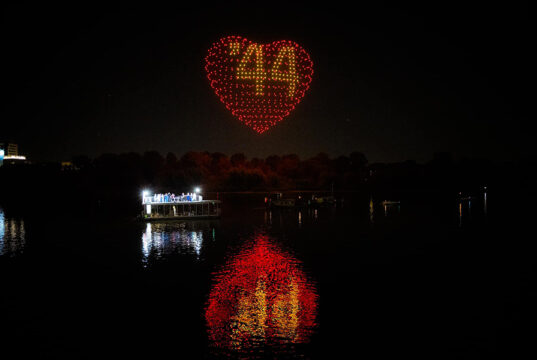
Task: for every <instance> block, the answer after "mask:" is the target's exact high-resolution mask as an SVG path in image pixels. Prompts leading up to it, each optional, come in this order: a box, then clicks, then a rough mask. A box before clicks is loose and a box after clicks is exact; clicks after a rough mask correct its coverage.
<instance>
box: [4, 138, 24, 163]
mask: <svg viewBox="0 0 537 360" xmlns="http://www.w3.org/2000/svg"><path fill="white" fill-rule="evenodd" d="M21 162H22V163H25V162H26V156H24V155H20V154H19V145H17V144H14V143H0V166H1V165H3V164H4V163H6V164H17V163H21Z"/></svg>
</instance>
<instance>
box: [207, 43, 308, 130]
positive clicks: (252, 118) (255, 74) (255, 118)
mask: <svg viewBox="0 0 537 360" xmlns="http://www.w3.org/2000/svg"><path fill="white" fill-rule="evenodd" d="M205 63H206V65H205V70H206V71H207V77H208V78H209V80H210V82H211V86H212V88H213V89H214V91H215V93H216V95H218V97H219V98H220V101H222V102H223V103H224V104H225V105H226V107H227V108H228V109H229V110H230V111H231V113H232V114H233V115H235V116H236V117H237V118H238V119H239V120H240V121H241V122H243V123H244V124H245V125H247V126H249V127H251V128H252V129H254V130H255V131H257V132H258V133H263V132H265V131H266V130H268V129H269V128H270V127H272V126H274V125H276V124H277V123H278V122H280V121H281V120H282V119H283V118H284V117H286V116H287V115H289V113H290V112H291V111H292V110H293V109H294V108H295V106H296V105H297V104H298V103H299V102H300V100H302V98H303V97H304V94H305V93H306V90H308V88H309V84H310V83H311V79H312V76H313V62H312V61H311V59H310V56H309V55H308V53H307V52H306V50H304V49H303V48H302V47H301V46H300V45H298V44H297V43H295V42H293V41H288V40H280V41H274V42H272V43H270V44H257V43H255V42H252V41H249V40H247V39H245V38H242V37H240V36H228V37H225V38H222V39H220V40H219V41H217V42H216V43H214V44H213V46H212V47H211V49H209V53H208V55H207V57H206V58H205Z"/></svg>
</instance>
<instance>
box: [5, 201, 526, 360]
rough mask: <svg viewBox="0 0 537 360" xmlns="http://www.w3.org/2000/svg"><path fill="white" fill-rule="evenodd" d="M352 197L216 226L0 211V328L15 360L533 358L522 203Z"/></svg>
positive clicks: (248, 207)
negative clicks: (385, 201)
mask: <svg viewBox="0 0 537 360" xmlns="http://www.w3.org/2000/svg"><path fill="white" fill-rule="evenodd" d="M487 196H488V198H486V199H485V196H484V194H483V193H480V194H476V195H475V198H474V199H472V200H470V201H467V200H463V201H460V202H459V201H458V200H457V199H456V197H450V196H446V197H441V198H436V197H431V196H421V197H420V196H416V197H408V198H403V199H401V204H400V205H399V206H397V205H390V206H386V207H384V206H383V205H382V204H381V203H380V201H381V200H383V199H370V198H368V197H367V198H366V197H362V198H360V197H352V196H347V197H346V198H345V202H344V203H343V206H342V207H341V206H338V207H327V208H319V209H309V208H303V209H288V210H284V211H267V210H266V209H265V208H264V207H263V206H262V197H260V196H256V195H233V196H232V195H228V196H227V197H226V198H224V214H223V217H222V218H221V219H220V220H214V221H190V222H160V223H158V222H153V223H144V222H136V221H123V220H121V221H119V220H115V221H112V220H110V219H108V220H88V219H83V218H77V217H76V214H75V215H74V216H72V217H69V218H65V217H61V216H54V214H50V216H49V217H43V216H40V217H31V218H27V217H25V216H18V215H16V214H11V213H10V212H9V209H5V208H4V209H0V276H1V278H2V284H1V288H0V289H1V290H0V291H1V299H0V306H1V317H2V329H3V330H4V332H5V333H6V335H3V336H2V342H1V343H0V351H2V353H6V354H7V353H10V352H13V351H14V352H16V353H17V354H18V356H17V357H16V358H22V357H23V356H25V355H30V356H33V358H50V359H56V358H62V359H63V358H65V359H67V358H69V359H79V358H91V359H96V358H108V357H114V358H129V357H133V356H135V357H140V356H142V357H147V358H151V359H159V358H166V359H170V358H192V359H196V358H222V357H230V358H305V359H308V358H342V357H345V358H349V357H352V358H360V357H361V358H366V359H386V358H393V357H400V356H412V357H413V358H428V359H444V358H445V359H453V358H464V359H476V358H483V359H486V358H491V357H507V356H509V357H510V358H520V356H521V354H524V356H525V357H526V354H529V352H532V356H533V355H535V353H536V352H535V350H534V348H533V346H532V344H533V343H534V340H535V335H536V332H535V330H534V328H535V324H534V322H535V320H536V312H535V310H534V308H535V300H536V297H535V294H536V282H535V280H536V274H535V246H534V244H533V243H534V242H535V235H534V234H532V233H529V232H528V230H531V229H532V216H531V215H530V214H529V212H528V211H529V209H531V207H529V206H528V207H524V206H521V204H523V202H519V203H517V205H515V204H513V200H512V199H510V198H509V196H501V197H500V196H497V197H495V195H494V194H493V193H491V194H487Z"/></svg>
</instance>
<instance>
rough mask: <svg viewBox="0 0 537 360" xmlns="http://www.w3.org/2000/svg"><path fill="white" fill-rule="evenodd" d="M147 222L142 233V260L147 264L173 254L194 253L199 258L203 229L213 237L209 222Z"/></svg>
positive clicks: (213, 232) (212, 229) (213, 231)
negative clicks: (200, 223) (200, 224)
mask: <svg viewBox="0 0 537 360" xmlns="http://www.w3.org/2000/svg"><path fill="white" fill-rule="evenodd" d="M198 225H199V224H192V223H190V224H186V223H172V222H170V223H149V222H148V223H147V224H146V227H145V231H144V232H143V233H142V257H143V259H142V262H143V264H144V266H147V265H148V264H149V263H150V262H152V261H158V260H161V259H163V258H166V257H168V256H173V255H177V254H179V255H181V254H183V255H195V256H196V258H198V259H199V257H200V253H201V247H202V244H203V239H204V230H207V231H211V234H210V235H209V236H212V238H213V240H214V237H215V230H214V228H211V227H210V224H209V223H204V224H202V226H198Z"/></svg>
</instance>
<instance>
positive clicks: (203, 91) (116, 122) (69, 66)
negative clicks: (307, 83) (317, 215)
mask: <svg viewBox="0 0 537 360" xmlns="http://www.w3.org/2000/svg"><path fill="white" fill-rule="evenodd" d="M224 3H225V4H232V3H231V2H222V4H224ZM71 4H72V3H71ZM91 4H92V5H86V7H81V6H80V5H76V7H75V6H73V5H66V4H61V5H56V6H52V5H49V4H48V3H47V4H46V5H41V6H40V7H34V6H30V5H28V4H26V5H8V6H5V5H4V9H3V14H2V23H1V25H0V26H1V37H2V62H3V72H2V73H3V75H2V85H3V88H4V92H3V93H4V94H3V106H2V108H1V128H0V141H1V140H7V141H13V142H16V143H19V147H20V151H21V152H22V153H23V154H26V155H27V156H28V157H29V159H30V160H36V161H46V160H53V161H56V160H67V159H70V158H71V157H72V156H74V155H79V154H86V155H88V156H90V157H95V156H97V155H99V154H102V153H106V152H115V153H121V152H128V151H137V152H144V151H147V150H157V151H160V152H161V153H162V154H163V155H165V154H166V153H167V152H169V151H171V152H174V153H176V154H178V155H181V154H183V153H184V152H186V151H190V150H195V151H204V150H208V151H211V152H215V151H219V152H223V153H226V154H229V155H231V154H233V153H236V152H244V153H245V154H246V155H247V156H248V157H255V156H257V157H265V156H267V155H270V154H284V153H296V154H298V155H299V156H300V157H309V156H313V155H315V154H317V153H319V152H325V153H328V154H329V155H331V156H336V155H342V154H349V153H350V152H352V151H361V152H363V153H364V154H365V155H366V157H367V158H368V159H369V161H370V162H378V161H382V162H392V161H402V160H406V159H414V160H417V161H418V162H424V161H428V160H429V159H430V158H431V157H432V155H433V153H434V152H439V151H447V152H452V153H453V155H454V156H455V157H456V158H460V157H463V156H464V157H473V158H475V157H484V158H489V159H492V160H521V159H526V158H528V157H529V156H530V152H532V151H533V148H534V146H535V140H534V137H535V136H534V134H533V133H531V131H530V128H531V124H532V122H533V120H534V118H535V107H534V103H535V100H534V99H535V80H536V79H535V70H534V69H535V64H536V22H535V19H534V18H532V17H531V14H532V12H531V11H530V10H529V3H515V2H505V3H504V4H503V6H502V7H500V6H499V5H493V4H492V3H491V2H483V3H482V4H480V5H472V6H470V5H468V3H467V2H460V3H457V2H447V3H444V5H430V6H429V7H423V5H420V6H418V5H416V6H411V5H408V4H401V5H400V7H389V6H370V7H364V6H358V7H352V8H351V7H348V5H342V4H339V5H338V4H337V3H335V2H327V3H326V4H324V5H323V6H314V5H312V4H313V2H312V3H310V4H307V3H305V4H303V5H293V6H292V7H290V5H285V4H278V3H274V4H275V5H271V4H273V3H270V4H269V3H266V2H263V4H264V6H263V7H256V6H255V5H254V3H253V2H250V3H246V4H234V5H225V6H222V5H221V6H214V5H209V4H208V3H204V6H203V8H188V9H187V8H185V7H183V6H182V5H181V2H177V3H175V6H174V7H167V6H163V5H161V6H159V7H153V8H147V7H142V8H133V7H130V6H122V7H117V8H113V7H110V6H109V5H107V6H97V5H95V3H91ZM329 4H330V5H329ZM270 8H272V10H268V9H270ZM227 35H240V36H243V37H247V38H248V39H251V40H255V41H258V42H271V41H274V40H281V39H289V40H293V41H296V42H297V43H299V44H300V45H301V46H302V47H304V48H305V49H306V50H307V51H308V52H309V54H310V56H311V58H312V60H313V62H314V71H315V73H314V77H313V81H312V84H311V88H310V90H309V91H308V92H307V93H306V95H305V97H304V99H303V100H302V102H301V103H300V104H298V106H297V108H296V109H295V111H294V112H292V113H291V114H290V115H289V116H288V117H287V118H286V119H284V120H283V121H282V122H281V123H280V124H279V125H277V126H276V127H274V128H272V129H270V130H269V131H268V132H266V133H264V134H262V135H258V134H257V133H255V132H254V131H253V130H251V129H250V128H248V127H246V126H244V125H242V124H241V123H240V122H239V121H238V120H237V119H236V118H234V117H233V116H232V115H231V114H230V113H229V112H228V110H227V109H225V107H224V105H223V104H222V103H220V101H219V100H218V98H217V96H216V95H215V94H214V92H213V90H212V89H211V87H210V86H209V82H208V80H207V77H206V73H205V70H204V66H205V62H204V58H205V55H206V53H207V50H208V49H209V48H210V46H211V45H212V43H213V42H215V41H217V40H218V39H220V38H221V37H224V36H227Z"/></svg>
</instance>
